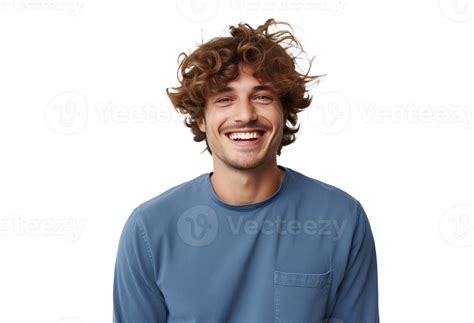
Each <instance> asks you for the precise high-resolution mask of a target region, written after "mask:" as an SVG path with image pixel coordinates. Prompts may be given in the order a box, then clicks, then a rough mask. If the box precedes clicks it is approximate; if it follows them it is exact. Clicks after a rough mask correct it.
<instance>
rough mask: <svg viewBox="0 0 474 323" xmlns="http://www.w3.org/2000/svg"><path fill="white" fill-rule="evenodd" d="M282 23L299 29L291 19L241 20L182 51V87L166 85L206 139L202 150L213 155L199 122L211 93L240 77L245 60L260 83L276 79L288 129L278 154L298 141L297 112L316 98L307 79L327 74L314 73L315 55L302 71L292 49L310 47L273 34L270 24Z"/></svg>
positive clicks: (288, 34)
mask: <svg viewBox="0 0 474 323" xmlns="http://www.w3.org/2000/svg"><path fill="white" fill-rule="evenodd" d="M277 24H285V25H287V26H289V27H290V28H291V30H292V31H293V28H292V26H291V25H290V24H288V23H286V22H280V21H275V20H274V19H272V18H271V19H268V20H267V21H266V22H265V23H264V24H263V25H261V26H259V27H258V28H257V29H253V28H252V27H251V26H250V25H248V24H246V23H242V22H241V23H239V24H238V26H229V31H230V34H231V37H216V38H213V39H211V40H209V41H208V42H206V43H201V45H199V46H198V48H197V49H196V50H194V51H193V52H192V53H191V54H189V55H188V54H186V53H184V52H182V53H180V54H179V56H178V62H179V61H180V58H181V56H184V57H183V60H182V61H181V62H180V63H179V66H178V71H177V78H178V81H179V82H180V86H179V87H174V88H172V89H173V90H174V92H170V91H169V90H168V89H166V93H167V95H168V97H169V99H170V100H171V103H172V104H173V106H174V108H175V110H176V111H178V112H179V113H182V114H184V115H186V118H185V120H184V124H185V126H186V127H188V128H191V132H192V134H193V135H194V141H196V142H200V141H203V140H206V149H204V150H203V151H202V152H204V151H205V150H208V151H209V153H210V154H211V155H212V151H211V149H210V147H209V145H208V142H207V138H206V133H205V132H202V131H201V130H200V129H199V127H198V122H197V121H198V120H199V119H200V118H202V117H203V115H204V106H205V104H206V98H207V97H209V96H211V95H213V94H214V93H217V92H218V91H219V90H220V89H222V88H223V87H225V86H226V84H227V83H228V82H231V81H233V80H235V79H236V78H237V77H238V76H239V65H240V64H241V63H243V64H248V65H250V66H251V67H252V68H253V70H254V73H253V75H254V77H256V78H257V79H258V80H259V82H261V83H267V82H269V83H271V85H272V88H273V91H274V92H275V94H276V95H277V96H278V98H279V99H280V102H281V104H282V107H283V114H284V123H283V124H284V128H283V137H282V140H281V143H280V146H279V148H278V151H277V155H278V156H279V155H280V154H281V149H282V147H283V146H286V145H289V144H291V143H293V142H294V141H295V140H296V136H295V134H296V133H297V132H298V131H299V129H300V126H299V125H298V127H294V126H295V125H296V123H297V122H298V117H297V113H298V112H301V111H302V110H303V109H305V108H307V107H308V106H309V105H310V104H311V100H312V97H311V96H310V95H308V93H307V92H308V90H307V89H306V84H307V83H309V82H311V81H316V83H319V78H320V77H321V76H325V75H326V74H324V75H315V76H309V75H308V73H309V70H310V69H311V65H312V59H311V60H310V66H309V69H308V72H306V73H305V74H302V73H299V72H298V71H296V69H295V65H297V64H296V59H298V58H299V57H298V55H294V54H292V53H291V52H290V49H292V48H295V49H299V50H300V52H304V50H303V47H302V46H301V44H300V42H299V41H298V40H297V39H296V38H295V36H294V35H293V34H292V33H291V32H289V31H287V30H281V31H277V32H274V33H269V32H268V29H269V27H270V26H272V25H277ZM280 44H283V45H284V46H285V47H282V46H281V45H280ZM180 74H181V75H180ZM287 123H289V124H290V125H288V124H287ZM202 152H201V153H202Z"/></svg>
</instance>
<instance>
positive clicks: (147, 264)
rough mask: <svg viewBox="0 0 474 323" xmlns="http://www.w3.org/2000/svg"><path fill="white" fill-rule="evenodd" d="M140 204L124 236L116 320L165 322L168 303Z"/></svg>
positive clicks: (119, 322) (116, 279)
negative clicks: (162, 291) (156, 273)
mask: <svg viewBox="0 0 474 323" xmlns="http://www.w3.org/2000/svg"><path fill="white" fill-rule="evenodd" d="M139 214H140V213H139V211H138V208H136V209H135V210H134V211H133V212H132V214H131V215H130V217H129V218H128V220H127V222H126V223H125V226H124V228H123V230H122V234H121V236H120V240H119V245H118V251H117V259H116V262H115V271H114V285H113V322H114V323H142V322H143V323H145V322H146V323H165V322H166V319H167V315H168V311H167V307H166V303H165V300H164V297H163V294H162V293H161V291H160V289H159V288H158V285H157V284H156V282H155V279H154V277H155V274H154V273H155V272H156V271H155V270H154V265H153V264H154V262H153V255H152V253H151V249H150V246H149V243H148V239H147V236H146V232H145V230H144V227H143V222H142V221H141V219H140V217H139Z"/></svg>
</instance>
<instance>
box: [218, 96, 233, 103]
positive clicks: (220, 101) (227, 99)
mask: <svg viewBox="0 0 474 323" xmlns="http://www.w3.org/2000/svg"><path fill="white" fill-rule="evenodd" d="M229 100H230V99H229V98H227V97H225V98H220V99H218V100H216V103H225V102H228V101H229Z"/></svg>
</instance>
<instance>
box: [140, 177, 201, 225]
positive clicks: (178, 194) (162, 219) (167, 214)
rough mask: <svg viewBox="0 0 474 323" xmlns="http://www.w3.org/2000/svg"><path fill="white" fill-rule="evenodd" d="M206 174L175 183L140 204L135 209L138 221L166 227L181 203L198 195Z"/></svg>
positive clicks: (143, 223)
mask: <svg viewBox="0 0 474 323" xmlns="http://www.w3.org/2000/svg"><path fill="white" fill-rule="evenodd" d="M204 176H206V174H202V175H199V176H197V177H195V178H193V179H191V180H189V181H186V182H184V183H181V184H178V185H175V186H173V187H171V188H169V189H167V190H165V191H164V192H162V193H160V194H158V195H156V196H154V197H152V198H150V199H148V200H145V201H143V202H141V203H140V204H138V205H137V207H136V208H135V209H134V210H133V213H135V214H136V218H137V221H138V222H140V223H141V224H142V225H143V226H145V227H149V226H158V227H159V226H161V227H165V226H166V225H167V223H169V221H170V220H171V219H172V218H173V217H174V215H175V213H176V210H177V209H179V205H182V204H183V203H184V202H185V201H187V200H188V199H189V198H190V197H191V196H196V195H197V194H196V193H197V192H198V191H199V190H200V189H201V185H202V180H203V179H204Z"/></svg>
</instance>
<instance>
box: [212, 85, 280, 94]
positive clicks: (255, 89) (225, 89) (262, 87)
mask: <svg viewBox="0 0 474 323" xmlns="http://www.w3.org/2000/svg"><path fill="white" fill-rule="evenodd" d="M234 90H235V89H234V88H233V87H231V86H224V87H223V88H220V89H218V90H216V91H213V93H212V95H213V96H214V95H218V94H222V93H225V92H232V91H234ZM265 90H268V91H270V92H273V89H272V87H271V86H270V85H257V86H254V87H253V88H252V93H254V92H258V91H265Z"/></svg>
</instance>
